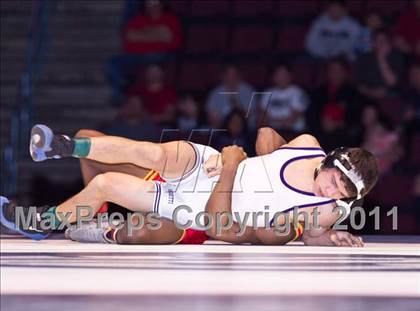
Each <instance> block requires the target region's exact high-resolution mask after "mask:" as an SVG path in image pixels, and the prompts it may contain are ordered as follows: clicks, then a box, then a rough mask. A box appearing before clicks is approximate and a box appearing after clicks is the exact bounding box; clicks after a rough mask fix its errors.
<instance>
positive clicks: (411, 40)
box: [394, 0, 420, 54]
mask: <svg viewBox="0 0 420 311" xmlns="http://www.w3.org/2000/svg"><path fill="white" fill-rule="evenodd" d="M419 29H420V0H416V1H414V3H413V6H412V7H411V8H410V9H409V10H407V11H406V12H405V13H404V14H402V15H401V16H400V18H399V20H398V22H397V25H396V27H395V37H394V44H395V47H396V48H397V49H398V50H400V51H401V52H403V53H406V54H410V53H413V52H414V51H416V50H417V52H420V51H418V50H419V48H418V47H419V46H420V31H419Z"/></svg>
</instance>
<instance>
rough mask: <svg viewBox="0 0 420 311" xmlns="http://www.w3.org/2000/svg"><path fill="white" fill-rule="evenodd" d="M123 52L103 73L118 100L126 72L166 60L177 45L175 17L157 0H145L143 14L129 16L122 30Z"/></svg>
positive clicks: (178, 38) (125, 81)
mask: <svg viewBox="0 0 420 311" xmlns="http://www.w3.org/2000/svg"><path fill="white" fill-rule="evenodd" d="M122 41H123V52H124V53H123V54H121V55H116V56H114V57H112V58H111V59H110V61H109V64H108V68H107V71H108V72H107V74H108V77H109V79H110V81H111V84H112V86H113V91H114V92H113V97H114V101H116V102H119V101H120V98H122V96H121V95H122V91H123V90H124V88H126V87H127V85H128V80H129V76H130V74H132V73H134V72H136V70H137V69H138V67H139V66H140V65H144V64H151V63H157V62H161V61H164V60H167V59H168V58H170V57H171V53H173V52H174V51H175V50H176V49H177V48H178V47H179V46H180V44H181V24H180V22H179V20H178V18H177V17H176V16H175V15H173V14H172V13H170V12H167V11H165V10H164V8H163V4H162V1H160V0H146V1H145V11H144V13H140V14H137V15H135V16H133V17H131V18H130V19H129V20H128V22H127V24H126V25H125V27H124V28H123V31H122Z"/></svg>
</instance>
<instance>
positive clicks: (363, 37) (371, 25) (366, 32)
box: [355, 12, 384, 53]
mask: <svg viewBox="0 0 420 311" xmlns="http://www.w3.org/2000/svg"><path fill="white" fill-rule="evenodd" d="M383 27H384V20H383V17H382V16H381V15H380V14H379V13H378V12H371V13H369V14H368V15H367V16H366V18H365V24H364V25H363V26H362V29H361V30H360V34H359V37H358V39H357V41H356V46H355V50H356V52H358V53H367V52H371V51H372V41H373V39H372V37H373V33H374V32H375V31H376V30H378V29H381V28H383Z"/></svg>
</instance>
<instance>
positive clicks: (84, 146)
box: [72, 138, 91, 158]
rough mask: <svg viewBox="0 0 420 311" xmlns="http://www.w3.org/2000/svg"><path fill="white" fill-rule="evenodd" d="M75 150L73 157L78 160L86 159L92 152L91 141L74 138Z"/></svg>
mask: <svg viewBox="0 0 420 311" xmlns="http://www.w3.org/2000/svg"><path fill="white" fill-rule="evenodd" d="M73 141H74V149H73V152H72V156H73V157H76V158H85V157H87V156H88V154H89V151H90V145H91V141H90V138H73Z"/></svg>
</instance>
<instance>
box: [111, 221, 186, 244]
mask: <svg viewBox="0 0 420 311" xmlns="http://www.w3.org/2000/svg"><path fill="white" fill-rule="evenodd" d="M136 217H137V216H133V218H132V223H133V225H138V219H136ZM137 218H138V217H137ZM160 221H161V226H160V228H159V229H151V228H148V226H147V220H146V221H145V225H143V226H142V227H141V228H139V229H132V230H131V231H132V232H131V233H130V231H129V228H128V226H127V222H125V224H124V227H122V228H121V229H119V230H118V231H116V234H115V242H116V243H118V244H173V243H175V242H177V241H179V240H180V239H181V237H182V234H183V232H184V231H183V230H182V229H179V228H177V227H176V226H175V224H174V223H173V222H172V221H170V220H167V219H163V218H161V219H160Z"/></svg>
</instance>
